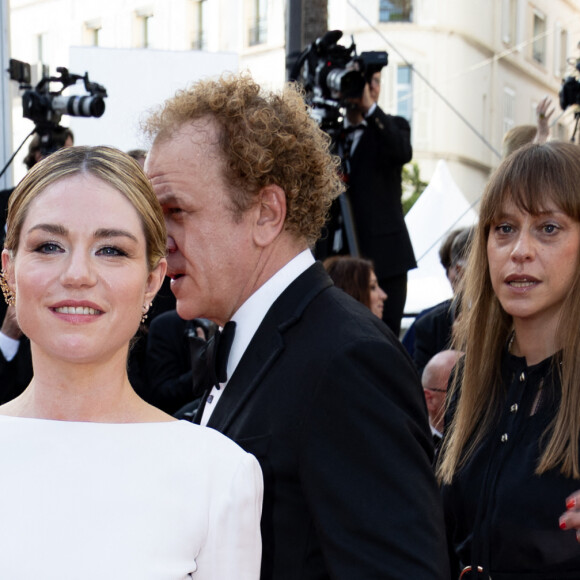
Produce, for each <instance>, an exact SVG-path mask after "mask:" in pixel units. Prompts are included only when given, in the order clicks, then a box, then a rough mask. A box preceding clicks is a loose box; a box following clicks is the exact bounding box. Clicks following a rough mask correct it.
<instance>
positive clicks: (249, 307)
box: [227, 250, 315, 378]
mask: <svg viewBox="0 0 580 580" xmlns="http://www.w3.org/2000/svg"><path fill="white" fill-rule="evenodd" d="M314 261H315V260H314V257H313V256H312V252H311V251H310V250H304V251H303V252H301V253H300V254H298V255H297V256H295V257H294V258H292V260H290V261H289V262H288V263H287V264H286V265H285V266H283V267H282V268H281V269H280V270H278V271H277V272H276V273H275V274H274V275H273V276H272V277H271V278H270V279H269V280H268V281H266V282H265V283H264V284H262V286H260V288H258V289H257V290H256V291H255V292H254V293H253V294H252V295H251V296H250V297H249V298H248V299H247V300H246V301H245V302H244V303H243V304H242V305H241V306H240V308H238V310H237V311H236V313H235V314H234V315H233V316H232V318H231V319H232V320H233V321H234V322H235V323H236V334H235V338H234V342H233V344H232V350H231V351H230V356H229V358H228V369H227V370H228V378H229V377H231V376H232V375H233V373H234V371H235V370H236V367H237V366H238V363H239V362H240V360H241V358H242V356H243V355H244V352H245V351H246V348H248V345H249V344H250V341H251V340H252V338H253V336H254V334H256V331H257V330H258V327H259V326H260V324H261V323H262V320H264V317H265V316H266V314H267V312H268V310H270V307H271V306H272V304H274V302H275V301H276V299H277V298H278V297H279V296H280V294H282V292H284V290H286V288H288V286H290V284H291V283H292V282H294V280H296V278H298V276H300V274H302V273H303V272H305V271H306V270H308V268H310V266H312V264H314Z"/></svg>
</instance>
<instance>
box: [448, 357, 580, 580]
mask: <svg viewBox="0 0 580 580" xmlns="http://www.w3.org/2000/svg"><path fill="white" fill-rule="evenodd" d="M552 362H553V361H552V359H551V358H550V359H547V360H545V361H543V362H541V363H540V364H538V365H534V366H530V367H528V366H527V365H526V361H525V359H523V358H518V357H514V356H512V355H510V354H508V353H507V352H506V353H505V355H504V360H503V363H502V377H503V391H504V398H503V401H502V404H501V406H500V407H499V408H498V410H497V421H496V424H495V426H494V428H493V429H492V430H491V432H490V433H489V434H488V435H487V436H486V437H485V439H484V440H483V442H482V443H481V445H479V447H478V448H477V450H476V451H475V453H474V454H473V455H472V456H471V457H470V459H469V460H468V462H467V463H466V465H465V466H464V467H463V468H462V469H461V470H460V471H459V472H458V473H457V474H456V476H455V478H454V480H453V482H452V484H451V485H444V486H443V488H442V494H443V500H444V507H445V519H446V526H447V534H448V538H449V542H450V546H451V548H452V550H453V552H454V573H455V574H457V575H458V574H459V571H460V569H461V568H462V567H463V566H465V565H469V564H476V565H477V564H479V565H484V566H486V568H487V569H486V572H487V573H488V574H490V575H491V577H492V578H493V579H494V580H496V579H498V578H499V579H500V580H513V579H516V578H521V579H526V580H556V579H561V580H565V579H571V578H575V579H578V578H580V546H579V545H578V542H577V541H576V534H575V532H574V530H570V531H562V530H560V528H559V527H558V518H559V516H560V515H561V514H562V513H563V512H564V511H565V509H566V506H565V500H566V497H567V496H568V495H570V494H571V493H572V492H575V491H576V490H578V489H579V488H580V481H578V480H574V479H571V478H567V477H564V476H563V475H562V474H560V472H559V470H557V469H556V470H551V471H549V472H547V473H544V474H542V475H540V476H538V475H536V474H535V473H534V472H535V468H536V465H537V463H538V460H539V457H540V455H541V452H542V450H543V448H544V446H545V444H546V439H545V438H543V434H544V433H545V432H547V430H548V429H549V426H550V424H551V422H552V420H553V418H554V416H555V414H556V412H557V409H558V405H559V402H560V396H561V388H560V383H559V379H558V375H557V373H556V372H555V371H554V368H553V366H552ZM514 405H517V407H516V406H514ZM506 435H507V439H506V437H505V436H506ZM455 577H457V576H455ZM471 577H477V576H476V575H473V574H472V575H471Z"/></svg>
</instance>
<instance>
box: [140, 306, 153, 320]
mask: <svg viewBox="0 0 580 580" xmlns="http://www.w3.org/2000/svg"><path fill="white" fill-rule="evenodd" d="M151 306H153V302H149V304H148V305H147V304H143V315H142V316H141V324H144V323H145V321H146V320H147V314H148V313H149V308H151Z"/></svg>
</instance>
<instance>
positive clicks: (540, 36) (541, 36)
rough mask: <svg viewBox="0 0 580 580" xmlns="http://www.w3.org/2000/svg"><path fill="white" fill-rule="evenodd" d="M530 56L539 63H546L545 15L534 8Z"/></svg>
mask: <svg viewBox="0 0 580 580" xmlns="http://www.w3.org/2000/svg"><path fill="white" fill-rule="evenodd" d="M532 34H533V42H532V58H533V59H534V60H535V61H536V62H537V63H539V64H544V65H545V64H546V17H545V16H544V15H543V14H542V13H541V12H539V11H537V10H534V25H533V32H532Z"/></svg>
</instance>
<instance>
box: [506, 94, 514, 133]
mask: <svg viewBox="0 0 580 580" xmlns="http://www.w3.org/2000/svg"><path fill="white" fill-rule="evenodd" d="M515 103H516V92H515V91H514V90H513V89H510V88H508V87H505V88H504V90H503V134H504V135H505V134H506V133H507V132H508V131H509V130H510V129H511V128H512V127H513V126H514V125H515V120H514V111H515Z"/></svg>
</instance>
